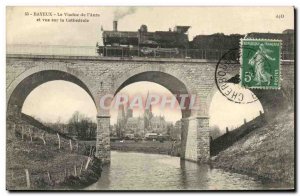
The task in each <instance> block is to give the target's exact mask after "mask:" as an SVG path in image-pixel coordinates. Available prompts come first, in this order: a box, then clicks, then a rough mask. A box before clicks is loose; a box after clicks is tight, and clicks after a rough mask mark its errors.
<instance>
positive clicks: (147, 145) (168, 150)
mask: <svg viewBox="0 0 300 196" xmlns="http://www.w3.org/2000/svg"><path fill="white" fill-rule="evenodd" d="M82 143H84V144H86V145H95V144H96V142H95V141H82ZM110 145H111V150H118V151H134V152H144V153H153V154H169V155H173V156H180V142H177V143H176V144H174V147H173V148H172V146H173V142H172V141H164V142H159V141H141V140H139V141H137V142H135V141H133V140H125V141H124V142H120V141H114V142H111V143H110Z"/></svg>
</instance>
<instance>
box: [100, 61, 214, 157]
mask: <svg viewBox="0 0 300 196" xmlns="http://www.w3.org/2000/svg"><path fill="white" fill-rule="evenodd" d="M140 81H148V82H154V83H157V84H160V85H162V86H164V87H165V88H167V89H168V90H169V91H170V92H171V93H173V94H180V93H181V94H192V93H198V92H197V91H196V90H195V88H194V86H193V85H192V82H189V81H188V79H187V78H186V77H183V76H182V75H181V74H178V73H176V72H174V71H172V70H170V69H166V68H164V67H163V66H161V65H157V66H141V67H139V68H136V69H134V70H130V71H128V72H126V73H124V75H122V76H121V77H120V78H119V79H117V80H116V81H114V88H113V91H112V92H113V94H114V95H116V94H117V93H118V92H119V91H120V90H121V89H122V88H124V87H126V86H127V85H130V84H132V83H135V82H140ZM196 104H199V103H196ZM181 112H182V120H181V122H182V124H181V158H182V159H187V160H191V161H199V160H201V159H202V158H203V159H205V160H207V158H208V156H207V155H208V152H207V149H209V148H207V147H206V146H207V145H209V143H207V141H208V137H207V138H205V137H206V134H203V137H202V138H204V140H205V145H202V144H200V143H201V142H198V140H201V139H202V138H200V137H199V138H198V137H197V135H198V134H202V133H199V129H201V130H204V129H205V128H204V127H206V126H207V125H206V124H205V125H204V126H202V125H201V123H200V124H199V122H200V121H202V119H200V120H199V119H198V118H197V115H198V114H199V113H198V111H195V112H193V111H192V110H182V111H181ZM205 120H206V119H205ZM102 121H105V119H103V120H102ZM205 131H206V130H205ZM106 135H108V134H107V133H106ZM199 146H200V147H199ZM204 146H205V147H204ZM204 151H205V152H204ZM201 156H202V157H201Z"/></svg>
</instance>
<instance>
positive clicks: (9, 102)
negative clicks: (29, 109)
mask: <svg viewBox="0 0 300 196" xmlns="http://www.w3.org/2000/svg"><path fill="white" fill-rule="evenodd" d="M53 80H65V81H69V82H72V83H75V84H77V85H78V86H80V87H81V88H83V89H84V90H85V91H86V92H87V93H88V94H89V95H90V97H91V98H92V100H93V102H94V103H95V106H96V108H97V102H96V96H95V95H96V91H95V89H94V88H93V87H94V86H93V84H92V83H91V82H90V81H91V80H89V79H88V78H86V77H85V76H84V74H83V73H81V72H79V71H75V70H73V69H70V68H68V67H67V66H55V65H53V66H49V65H48V66H36V67H33V68H31V69H28V70H26V71H24V72H22V73H21V74H19V75H18V76H17V77H16V78H15V79H14V80H13V81H12V82H11V83H10V84H9V85H8V86H7V88H6V92H7V94H6V106H7V108H6V109H7V112H8V114H10V113H11V112H13V113H14V112H19V113H20V112H21V109H22V106H23V103H24V101H25V99H26V97H27V96H28V95H29V94H30V92H31V91H32V90H34V89H35V88H36V87H38V86H39V85H41V84H43V83H45V82H49V81H53Z"/></svg>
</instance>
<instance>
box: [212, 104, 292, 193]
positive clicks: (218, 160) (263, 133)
mask: <svg viewBox="0 0 300 196" xmlns="http://www.w3.org/2000/svg"><path fill="white" fill-rule="evenodd" d="M294 130H295V129H294V111H293V110H288V111H284V112H282V113H281V114H278V115H277V117H276V118H274V119H272V120H269V121H268V122H267V124H265V125H264V126H262V127H258V128H256V129H255V130H253V131H252V132H251V133H249V134H248V135H246V136H244V137H243V138H242V139H240V140H239V141H237V142H235V143H234V144H233V145H232V146H231V147H229V148H227V149H226V150H224V151H221V152H220V153H219V154H218V155H216V156H215V157H212V164H213V165H214V166H215V167H218V168H223V169H227V170H231V171H236V172H240V173H246V174H250V175H255V176H258V177H259V178H261V179H267V180H268V181H275V182H281V183H283V184H284V185H283V187H286V184H289V185H290V187H294V172H295V171H294ZM278 188H280V187H278Z"/></svg>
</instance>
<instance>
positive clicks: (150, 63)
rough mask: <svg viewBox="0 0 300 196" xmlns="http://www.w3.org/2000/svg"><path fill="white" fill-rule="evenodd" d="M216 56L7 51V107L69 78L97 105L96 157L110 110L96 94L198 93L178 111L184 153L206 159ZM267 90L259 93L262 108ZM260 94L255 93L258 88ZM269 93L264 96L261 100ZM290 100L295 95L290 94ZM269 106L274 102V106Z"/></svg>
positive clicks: (105, 154)
mask: <svg viewBox="0 0 300 196" xmlns="http://www.w3.org/2000/svg"><path fill="white" fill-rule="evenodd" d="M216 63H217V62H215V61H205V60H194V59H178V60H177V59H158V58H155V59H151V58H149V59H146V58H143V59H141V58H137V59H120V58H106V57H105V58H104V57H74V56H72V57H66V56H32V55H7V64H6V70H7V75H6V76H7V77H6V90H7V111H10V109H11V107H19V108H22V106H23V103H24V101H25V99H26V97H27V96H28V94H29V93H30V92H31V91H32V90H33V89H34V88H36V87H37V86H39V85H40V84H42V83H45V82H48V81H51V80H66V81H70V82H73V83H75V84H77V85H79V86H80V87H82V88H83V89H84V90H86V91H87V93H88V94H89V95H90V96H91V98H92V99H93V101H94V103H95V107H96V108H97V113H98V114H97V123H98V127H97V146H96V148H97V152H96V154H97V156H98V157H100V158H101V159H103V161H105V162H109V160H110V143H109V121H110V118H109V111H103V110H101V109H99V100H100V97H101V96H103V95H104V94H107V93H109V94H116V93H117V92H118V91H119V90H120V89H121V88H123V87H125V86H126V85H129V84H131V83H134V82H138V81H150V82H155V83H158V84H161V85H162V86H164V87H166V88H167V89H169V90H170V91H171V92H172V93H174V94H175V93H189V94H197V96H198V97H200V99H199V100H198V102H197V103H196V104H197V105H198V106H200V108H199V110H196V111H182V118H183V119H182V122H183V123H182V158H184V159H189V160H192V161H201V162H205V161H207V160H208V159H209V132H208V127H209V124H208V122H209V117H208V111H209V106H210V104H211V98H212V96H213V94H214V93H215V92H216V86H215V81H214V72H215V67H216ZM283 66H285V67H284V68H283V69H282V78H283V80H284V82H282V89H281V90H279V91H277V92H279V93H285V92H287V93H285V94H284V95H288V96H283V97H290V98H291V96H293V94H292V95H291V94H288V93H289V92H293V90H294V89H292V88H294V87H293V85H292V87H290V86H291V85H290V83H286V82H285V80H286V81H289V82H293V81H294V78H293V75H292V74H290V73H293V71H294V70H293V69H294V68H293V67H294V62H287V63H285V64H284V65H283ZM272 92H273V91H264V92H263V93H265V94H268V95H270V96H269V97H268V96H263V97H261V99H260V101H261V103H262V105H263V107H264V109H265V108H266V109H267V108H268V107H269V106H268V100H267V99H270V98H271V97H272ZM258 93H259V92H258ZM264 97H267V98H266V100H263V99H264ZM291 99H292V100H293V98H291ZM272 107H273V106H272Z"/></svg>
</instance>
